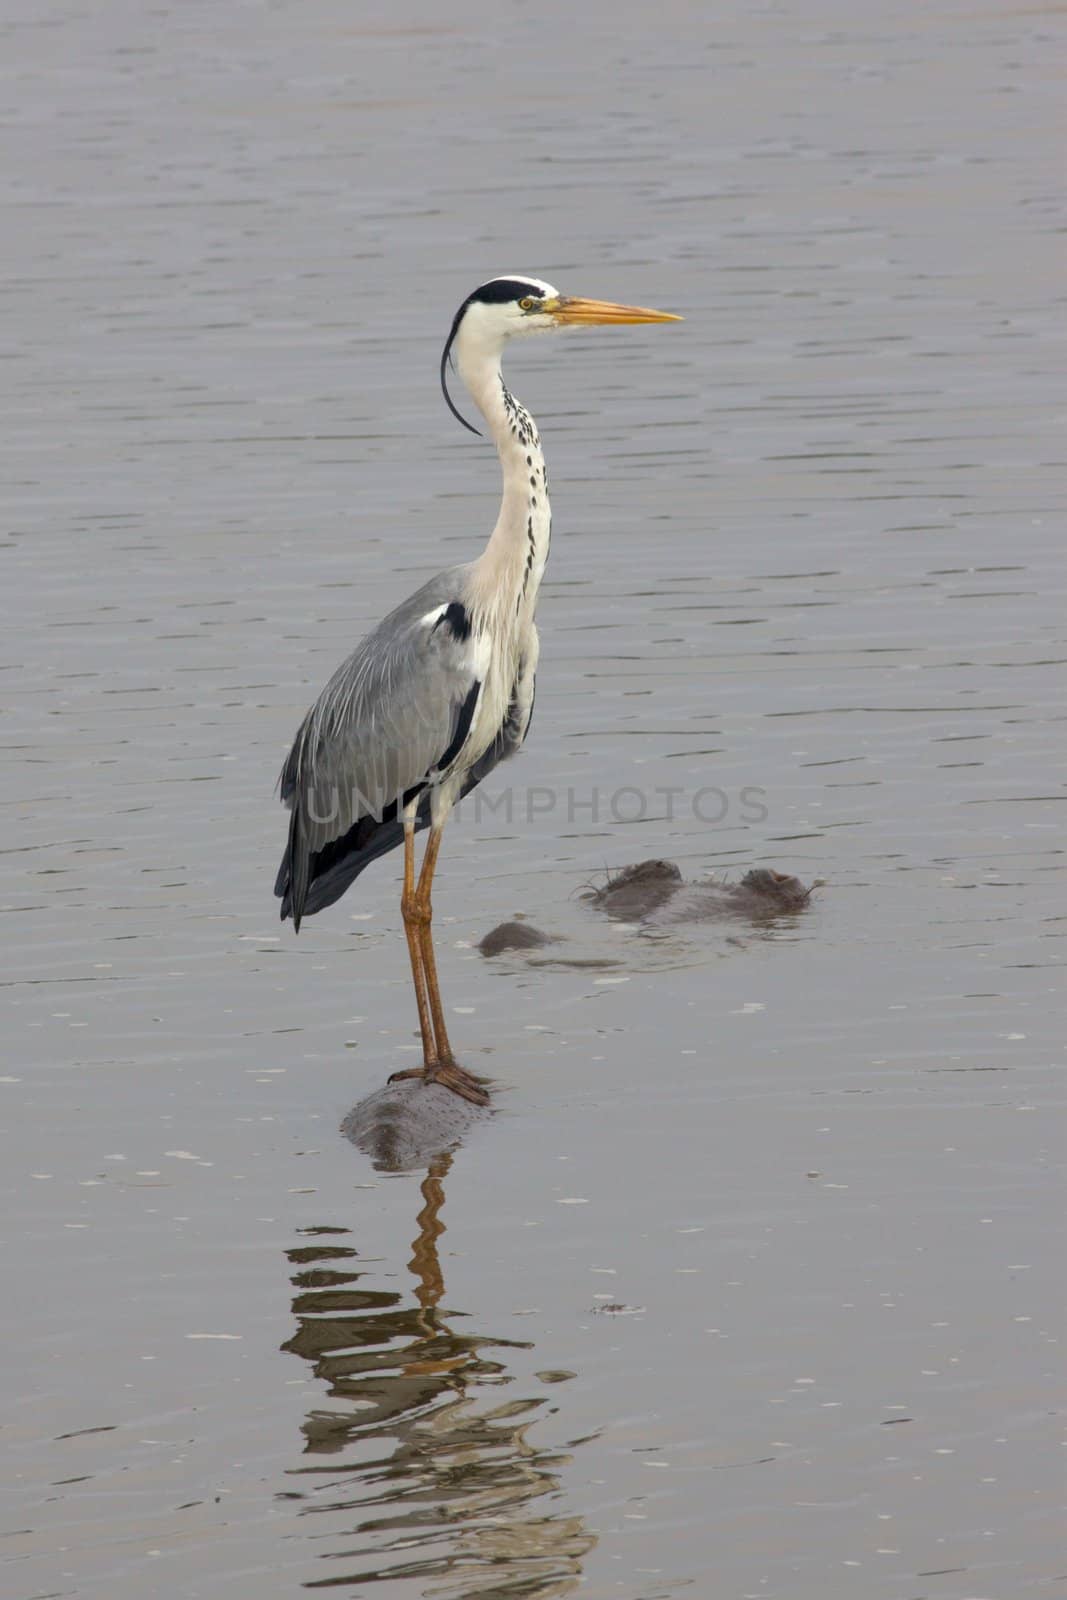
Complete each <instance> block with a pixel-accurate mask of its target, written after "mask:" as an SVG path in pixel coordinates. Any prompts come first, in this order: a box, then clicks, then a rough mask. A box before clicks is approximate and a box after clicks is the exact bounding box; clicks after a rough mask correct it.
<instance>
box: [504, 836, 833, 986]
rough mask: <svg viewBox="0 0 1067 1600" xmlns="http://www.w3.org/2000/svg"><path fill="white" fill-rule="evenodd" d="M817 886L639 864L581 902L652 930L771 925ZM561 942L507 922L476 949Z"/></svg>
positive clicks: (770, 873)
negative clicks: (689, 874) (697, 878)
mask: <svg viewBox="0 0 1067 1600" xmlns="http://www.w3.org/2000/svg"><path fill="white" fill-rule="evenodd" d="M814 887H816V886H815V885H814V884H813V885H812V886H811V887H810V888H806V887H805V885H804V884H802V883H801V881H800V879H799V878H793V877H790V876H789V874H788V873H785V872H775V871H774V870H773V869H772V868H770V867H754V868H753V869H752V870H751V871H750V872H746V873H745V876H744V877H743V878H742V879H741V881H740V882H739V883H715V882H714V881H708V882H705V883H687V882H686V880H685V879H684V878H683V877H682V874H681V871H680V870H679V868H678V867H677V866H676V865H675V863H674V862H673V861H637V862H635V863H634V865H633V866H631V867H623V868H622V870H621V871H619V872H617V873H615V874H614V875H613V876H611V877H609V878H608V880H607V882H606V883H604V884H602V885H601V886H600V888H598V889H589V890H587V891H586V893H585V894H583V896H582V899H583V900H585V901H586V902H587V903H588V904H589V905H591V906H593V907H594V909H595V910H597V911H602V912H603V913H604V915H605V916H608V917H611V918H612V920H613V921H616V922H641V923H644V924H645V925H646V926H651V927H663V926H666V925H671V924H674V923H686V922H717V921H722V920H724V919H731V918H745V919H746V920H748V921H749V922H766V921H769V920H770V919H771V918H773V917H781V916H787V915H789V914H790V913H794V912H797V911H803V909H804V907H805V906H806V905H807V904H808V901H809V900H810V898H811V893H812V889H813V888H814ZM558 943H559V937H558V935H555V934H550V933H542V931H541V930H540V928H535V927H533V926H532V925H531V924H530V923H528V922H502V923H500V924H499V926H498V927H495V928H494V929H493V930H492V931H491V932H490V933H487V934H486V935H485V938H484V939H482V940H481V942H480V943H479V945H478V947H477V948H478V949H479V950H480V951H481V953H482V955H483V956H498V955H503V954H505V953H507V952H509V951H513V950H535V949H540V948H541V947H542V946H544V945H547V944H558ZM580 964H582V965H585V964H588V963H580Z"/></svg>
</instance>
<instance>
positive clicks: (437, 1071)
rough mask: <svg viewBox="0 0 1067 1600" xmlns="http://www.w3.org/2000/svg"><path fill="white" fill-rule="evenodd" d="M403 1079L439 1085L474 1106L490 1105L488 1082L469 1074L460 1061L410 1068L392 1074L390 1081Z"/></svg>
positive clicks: (440, 1062) (433, 1063) (471, 1073)
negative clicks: (415, 1079)
mask: <svg viewBox="0 0 1067 1600" xmlns="http://www.w3.org/2000/svg"><path fill="white" fill-rule="evenodd" d="M402 1078H421V1079H422V1080H423V1082H424V1083H439V1084H440V1085H441V1087H442V1089H451V1090H452V1093H453V1094H458V1095H459V1096H460V1098H461V1099H463V1100H469V1101H470V1103H471V1105H473V1106H487V1105H488V1104H489V1092H488V1090H487V1089H486V1087H485V1085H486V1083H487V1082H488V1080H487V1079H486V1078H479V1077H478V1076H477V1074H475V1073H473V1072H468V1071H467V1069H466V1067H461V1066H460V1064H459V1062H458V1061H435V1062H432V1063H430V1064H429V1065H427V1066H422V1067H408V1068H407V1069H406V1070H405V1071H403V1072H391V1073H390V1074H389V1079H388V1081H389V1082H390V1083H397V1082H399V1081H400V1080H401V1079H402Z"/></svg>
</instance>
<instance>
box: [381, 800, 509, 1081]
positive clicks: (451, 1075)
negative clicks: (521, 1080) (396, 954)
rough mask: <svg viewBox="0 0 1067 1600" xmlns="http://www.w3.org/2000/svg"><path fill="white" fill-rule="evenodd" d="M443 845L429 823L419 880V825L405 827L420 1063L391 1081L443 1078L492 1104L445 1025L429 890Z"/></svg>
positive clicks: (405, 900)
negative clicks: (460, 1060) (458, 1055)
mask: <svg viewBox="0 0 1067 1600" xmlns="http://www.w3.org/2000/svg"><path fill="white" fill-rule="evenodd" d="M440 848H441V831H440V829H439V828H431V830H430V837H429V841H428V843H427V846H426V852H425V855H424V856H423V862H422V871H421V872H420V873H419V881H418V885H417V887H416V884H415V830H414V825H413V824H412V826H411V827H408V826H407V825H405V828H404V892H403V896H402V898H401V902H400V905H401V912H402V914H403V918H404V933H405V935H406V937H407V941H408V953H409V955H410V957H411V974H412V977H413V979H414V982H415V1000H416V1003H417V1005H418V1008H419V1031H420V1032H421V1034H422V1066H421V1067H409V1068H408V1069H407V1070H406V1071H403V1072H394V1073H392V1074H390V1078H389V1082H390V1083H393V1082H395V1081H396V1080H397V1079H398V1078H423V1079H425V1081H426V1082H427V1083H439V1084H441V1085H442V1086H443V1087H444V1088H446V1089H452V1090H454V1092H455V1093H456V1094H458V1095H460V1096H462V1098H463V1099H464V1100H470V1101H471V1102H472V1103H473V1104H474V1105H479V1106H484V1105H488V1103H489V1096H488V1094H486V1092H485V1090H484V1089H483V1088H482V1086H481V1080H480V1079H478V1078H476V1077H475V1076H474V1074H473V1073H470V1072H467V1071H466V1069H465V1068H464V1067H461V1066H460V1065H459V1064H458V1063H457V1062H456V1060H455V1058H454V1057H453V1055H452V1047H451V1045H450V1044H449V1042H448V1031H447V1029H446V1027H445V1019H444V1008H443V1006H442V1004H441V990H440V987H439V985H438V982H437V964H436V962H435V960H434V951H433V936H432V933H431V929H430V919H431V916H432V907H431V904H430V890H431V886H432V884H433V874H434V868H435V867H436V865H437V853H438V851H439V850H440Z"/></svg>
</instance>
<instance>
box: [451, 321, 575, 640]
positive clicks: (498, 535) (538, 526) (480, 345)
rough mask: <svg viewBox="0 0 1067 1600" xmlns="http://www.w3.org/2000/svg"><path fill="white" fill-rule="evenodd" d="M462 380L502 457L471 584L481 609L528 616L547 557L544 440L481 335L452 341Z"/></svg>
mask: <svg viewBox="0 0 1067 1600" xmlns="http://www.w3.org/2000/svg"><path fill="white" fill-rule="evenodd" d="M456 362H457V365H458V367H459V373H460V377H461V378H462V379H463V382H464V383H465V384H466V386H467V388H468V389H469V391H470V394H471V398H472V399H473V401H474V403H475V405H476V406H477V407H478V409H479V411H480V412H481V413H482V416H483V417H484V418H485V420H486V423H487V425H488V428H489V433H490V435H491V437H492V439H493V442H494V444H495V445H496V448H497V454H498V455H499V456H500V466H501V470H502V472H503V478H504V492H503V496H502V498H501V501H500V515H499V516H498V517H497V521H496V527H495V528H494V529H493V532H492V534H491V536H490V539H489V543H488V544H487V545H486V547H485V550H484V551H483V552H482V555H481V556H480V557H479V559H478V561H477V562H476V563H475V573H474V577H475V587H476V590H477V591H481V593H482V594H484V596H485V601H484V604H485V606H486V609H490V608H491V607H493V606H496V605H498V604H499V605H500V606H501V607H506V609H507V613H508V615H510V616H511V617H516V616H518V615H519V614H525V616H526V617H527V618H532V617H533V612H534V607H535V606H536V604H537V592H538V590H539V589H540V587H541V578H542V576H543V574H544V570H545V562H546V561H547V560H548V547H549V541H550V538H551V533H552V510H551V507H550V506H549V503H548V475H547V473H546V472H545V458H544V455H543V454H542V451H541V438H540V435H539V434H538V432H537V425H536V423H535V422H534V420H533V418H532V417H531V416H530V413H529V412H528V411H527V410H526V409H525V407H524V406H522V405H521V404H520V403H519V401H518V400H516V399H515V398H514V396H513V395H511V394H510V393H509V391H508V388H507V385H506V384H505V382H504V377H503V373H502V372H501V370H500V350H499V348H493V347H492V346H490V345H488V344H486V343H485V342H483V341H481V340H474V339H472V340H470V341H464V340H463V338H462V334H461V337H460V339H459V340H457V348H456Z"/></svg>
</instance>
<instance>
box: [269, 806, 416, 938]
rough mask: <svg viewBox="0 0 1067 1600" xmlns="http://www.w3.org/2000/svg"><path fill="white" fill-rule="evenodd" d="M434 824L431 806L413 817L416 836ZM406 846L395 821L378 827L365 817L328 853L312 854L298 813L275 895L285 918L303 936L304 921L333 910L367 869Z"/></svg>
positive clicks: (275, 884) (402, 825) (333, 843)
mask: <svg viewBox="0 0 1067 1600" xmlns="http://www.w3.org/2000/svg"><path fill="white" fill-rule="evenodd" d="M429 820H430V808H429V804H426V805H420V806H419V809H418V812H417V814H416V817H415V831H416V832H417V833H418V832H420V831H421V830H422V829H423V828H425V827H426V826H427V825H428V823H429ZM403 842H404V824H403V823H402V822H398V821H397V820H396V818H395V816H394V817H392V818H390V819H389V820H386V821H382V822H375V821H374V819H373V817H361V818H360V820H359V822H357V823H355V824H354V826H353V827H351V828H349V830H348V832H347V833H346V834H344V835H343V836H342V837H341V838H340V839H335V840H334V841H333V842H332V843H331V844H329V845H327V846H326V847H325V849H323V850H319V851H308V850H307V848H306V846H305V845H304V844H303V841H302V839H301V836H300V828H299V824H298V822H297V819H296V813H294V816H293V821H292V822H291V824H290V828H289V844H288V847H287V848H286V852H285V854H284V856H283V857H282V862H281V866H280V867H279V868H278V876H277V878H276V879H275V883H274V893H275V894H276V895H277V896H278V898H279V899H280V900H281V903H282V905H281V918H282V921H283V922H284V921H285V920H286V918H287V917H292V919H293V926H294V928H295V929H296V931H297V932H298V933H299V931H300V923H301V920H302V919H303V918H304V917H310V916H312V915H313V914H314V913H315V912H316V911H322V910H324V909H325V907H326V906H332V905H333V903H334V901H335V900H339V899H340V898H341V896H342V895H343V894H344V892H345V890H346V889H347V888H348V886H349V884H350V883H354V882H355V880H356V879H357V878H358V877H359V875H360V873H361V872H362V871H363V869H364V868H365V867H369V866H370V864H371V862H372V861H377V859H378V857H379V856H384V855H388V853H389V851H390V850H395V849H396V847H397V845H400V844H403Z"/></svg>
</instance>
